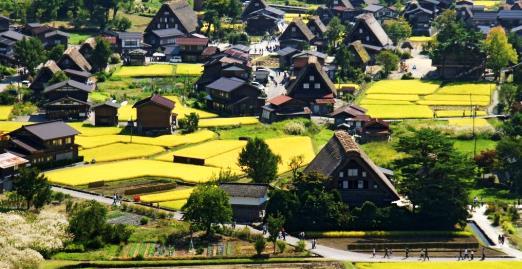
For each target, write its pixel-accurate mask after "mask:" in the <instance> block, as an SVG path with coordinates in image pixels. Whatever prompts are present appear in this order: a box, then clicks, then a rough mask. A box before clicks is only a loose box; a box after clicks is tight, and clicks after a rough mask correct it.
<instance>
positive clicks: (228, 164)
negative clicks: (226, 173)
mask: <svg viewBox="0 0 522 269" xmlns="http://www.w3.org/2000/svg"><path fill="white" fill-rule="evenodd" d="M241 150H243V149H242V148H238V149H234V150H231V151H228V152H225V153H223V154H220V155H218V156H214V157H212V158H209V159H206V160H205V165H208V166H214V167H219V168H222V169H230V170H231V171H235V172H238V171H241V169H240V168H239V165H238V164H237V160H238V158H239V153H241Z"/></svg>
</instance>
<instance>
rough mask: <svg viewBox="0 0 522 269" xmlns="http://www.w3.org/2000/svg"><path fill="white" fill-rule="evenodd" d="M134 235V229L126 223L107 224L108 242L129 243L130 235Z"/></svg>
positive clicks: (105, 233) (106, 239) (105, 237)
mask: <svg viewBox="0 0 522 269" xmlns="http://www.w3.org/2000/svg"><path fill="white" fill-rule="evenodd" d="M131 235H132V230H131V229H130V228H129V227H128V226H127V225H124V224H114V225H107V226H106V227H105V231H104V240H105V242H108V243H113V244H118V243H122V242H123V243H127V241H129V238H130V236H131Z"/></svg>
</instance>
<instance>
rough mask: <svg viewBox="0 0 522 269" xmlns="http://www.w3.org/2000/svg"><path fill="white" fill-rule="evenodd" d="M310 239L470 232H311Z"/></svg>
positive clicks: (467, 234) (445, 235)
mask: <svg viewBox="0 0 522 269" xmlns="http://www.w3.org/2000/svg"><path fill="white" fill-rule="evenodd" d="M305 234H306V237H308V238H360V237H470V236H473V234H472V233H471V232H468V231H323V232H321V231H310V232H306V233H305Z"/></svg>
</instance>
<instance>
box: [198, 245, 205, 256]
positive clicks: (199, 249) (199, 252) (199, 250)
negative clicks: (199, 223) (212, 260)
mask: <svg viewBox="0 0 522 269" xmlns="http://www.w3.org/2000/svg"><path fill="white" fill-rule="evenodd" d="M203 251H205V250H204V249H203V248H202V247H198V248H197V249H196V254H197V255H201V254H203Z"/></svg>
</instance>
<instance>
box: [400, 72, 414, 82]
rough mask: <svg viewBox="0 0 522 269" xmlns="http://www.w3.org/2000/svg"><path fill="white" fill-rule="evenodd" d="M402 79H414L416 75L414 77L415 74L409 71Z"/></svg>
mask: <svg viewBox="0 0 522 269" xmlns="http://www.w3.org/2000/svg"><path fill="white" fill-rule="evenodd" d="M401 79H402V80H410V79H414V77H413V74H412V73H411V72H408V73H406V74H404V75H402V77H401Z"/></svg>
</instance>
